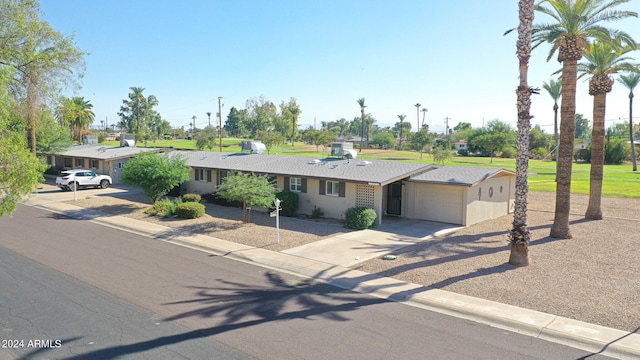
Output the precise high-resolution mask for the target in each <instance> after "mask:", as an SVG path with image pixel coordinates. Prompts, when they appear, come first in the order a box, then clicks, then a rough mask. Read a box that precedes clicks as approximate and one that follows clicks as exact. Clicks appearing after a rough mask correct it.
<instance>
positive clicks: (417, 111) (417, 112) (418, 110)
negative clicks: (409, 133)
mask: <svg viewBox="0 0 640 360" xmlns="http://www.w3.org/2000/svg"><path fill="white" fill-rule="evenodd" d="M413 106H415V107H416V115H417V116H418V118H417V119H416V122H417V125H418V127H417V128H416V131H420V106H422V104H420V103H417V104H415V105H413Z"/></svg>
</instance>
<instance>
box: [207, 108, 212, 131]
mask: <svg viewBox="0 0 640 360" xmlns="http://www.w3.org/2000/svg"><path fill="white" fill-rule="evenodd" d="M207 118H208V119H209V127H211V111H207Z"/></svg>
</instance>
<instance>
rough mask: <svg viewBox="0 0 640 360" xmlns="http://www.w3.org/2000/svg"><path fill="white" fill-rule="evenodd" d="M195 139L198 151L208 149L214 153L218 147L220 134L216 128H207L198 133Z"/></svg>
mask: <svg viewBox="0 0 640 360" xmlns="http://www.w3.org/2000/svg"><path fill="white" fill-rule="evenodd" d="M195 138H196V148H197V149H198V150H202V149H204V148H205V147H206V148H207V149H209V151H213V148H215V147H216V145H217V144H216V142H217V141H218V132H217V131H216V128H214V127H211V126H207V127H206V128H204V130H202V131H200V132H198V133H197V134H196V136H195Z"/></svg>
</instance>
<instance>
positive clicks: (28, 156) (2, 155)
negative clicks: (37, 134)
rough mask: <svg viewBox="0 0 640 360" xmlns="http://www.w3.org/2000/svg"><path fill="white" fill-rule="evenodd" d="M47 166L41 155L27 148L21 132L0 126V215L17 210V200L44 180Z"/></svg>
mask: <svg viewBox="0 0 640 360" xmlns="http://www.w3.org/2000/svg"><path fill="white" fill-rule="evenodd" d="M0 129H6V127H4V125H3V126H2V127H0ZM46 168H47V166H46V164H44V162H43V161H42V159H38V158H36V157H35V156H34V155H33V154H32V153H31V152H30V151H29V149H28V148H27V146H26V143H25V141H24V136H23V135H22V134H20V133H18V132H11V131H7V130H0V169H1V170H0V216H3V215H4V214H11V213H13V212H14V211H15V210H16V208H17V205H18V202H20V200H22V199H23V198H24V197H26V196H27V195H29V193H31V192H32V191H33V189H34V188H35V186H36V185H37V184H38V183H39V182H40V181H43V180H44V178H43V177H42V173H43V172H44V170H45V169H46Z"/></svg>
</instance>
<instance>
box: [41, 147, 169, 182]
mask: <svg viewBox="0 0 640 360" xmlns="http://www.w3.org/2000/svg"><path fill="white" fill-rule="evenodd" d="M165 150H166V149H151V148H138V147H123V146H100V145H75V146H72V147H71V148H69V149H67V150H65V151H62V152H60V153H57V154H45V155H46V157H47V164H48V165H50V166H51V167H53V168H54V169H56V170H69V169H90V170H94V171H95V172H97V173H99V174H104V175H109V176H111V179H112V180H113V183H114V184H119V183H120V177H121V176H122V169H123V168H124V165H125V164H126V163H127V161H129V159H131V157H133V156H134V155H136V154H139V153H141V152H145V151H158V152H161V151H165Z"/></svg>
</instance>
